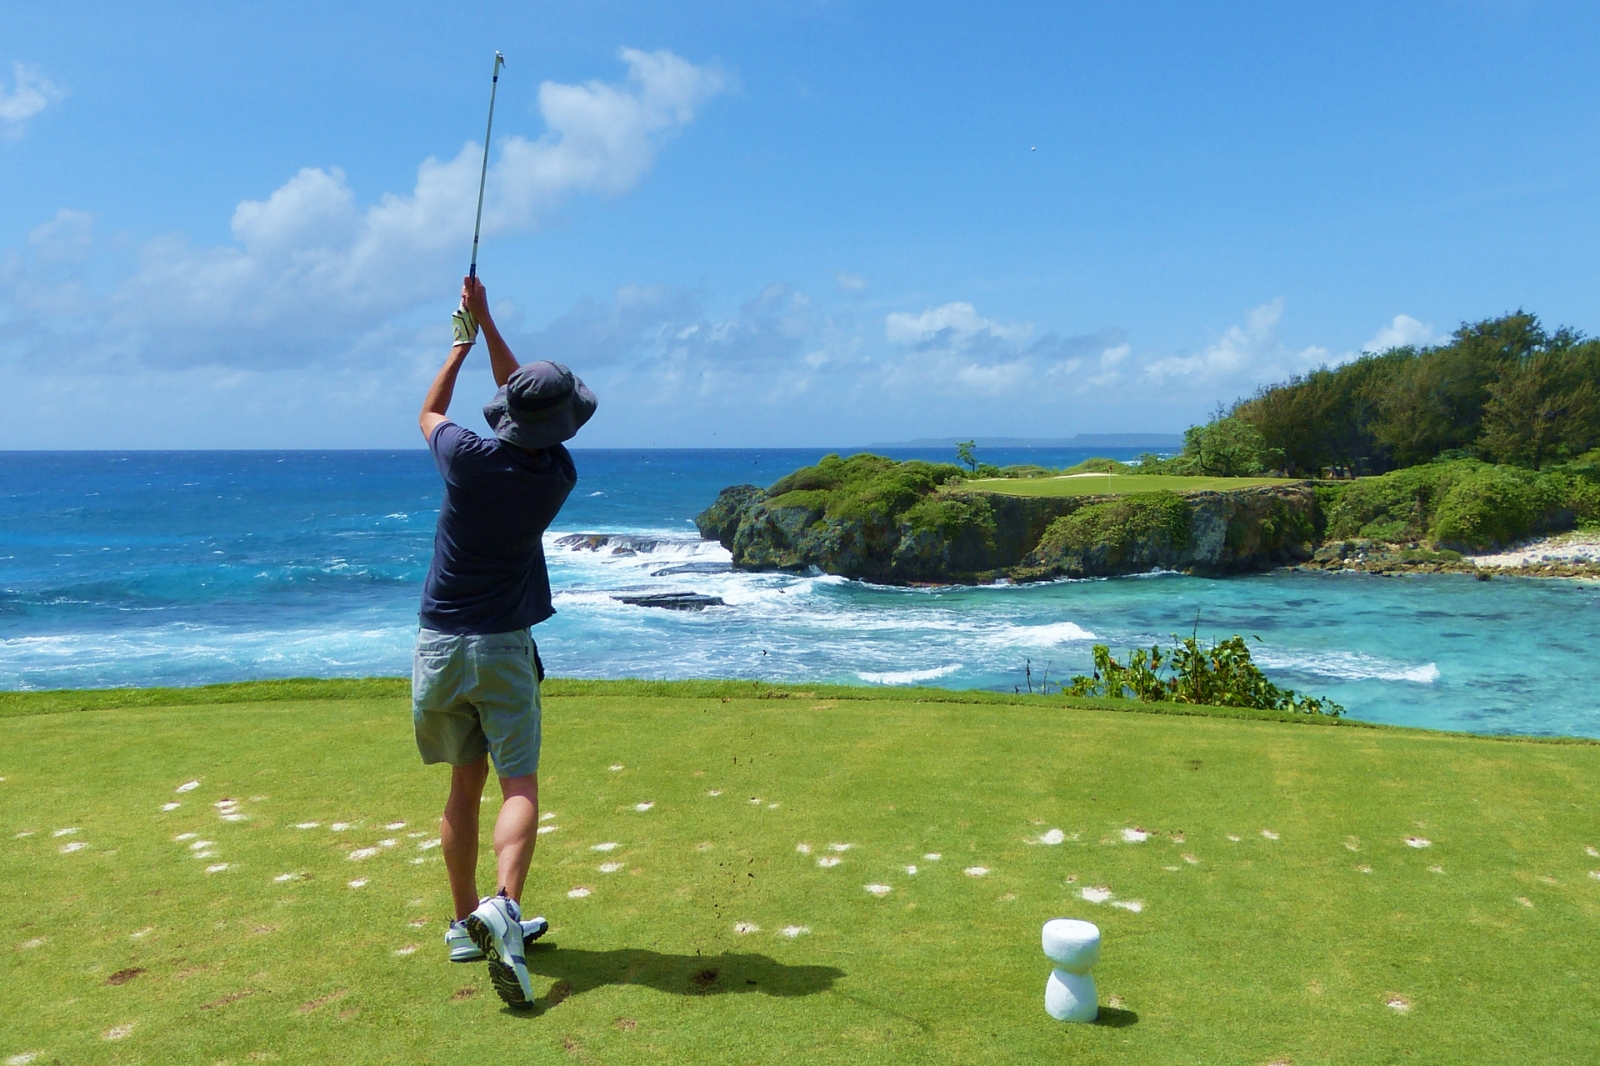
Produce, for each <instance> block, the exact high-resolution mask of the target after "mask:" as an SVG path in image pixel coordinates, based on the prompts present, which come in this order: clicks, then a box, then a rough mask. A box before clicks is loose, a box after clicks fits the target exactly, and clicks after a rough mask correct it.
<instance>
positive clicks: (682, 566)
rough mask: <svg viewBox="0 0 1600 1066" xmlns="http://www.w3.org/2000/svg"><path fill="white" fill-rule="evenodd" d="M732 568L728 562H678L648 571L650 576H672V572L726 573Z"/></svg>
mask: <svg viewBox="0 0 1600 1066" xmlns="http://www.w3.org/2000/svg"><path fill="white" fill-rule="evenodd" d="M731 569H733V567H732V566H730V565H729V564H728V563H717V562H709V563H679V564H678V565H677V566H667V567H663V568H661V569H660V570H652V571H650V576H651V577H672V576H673V575H674V574H726V573H727V572H728V571H729V570H731Z"/></svg>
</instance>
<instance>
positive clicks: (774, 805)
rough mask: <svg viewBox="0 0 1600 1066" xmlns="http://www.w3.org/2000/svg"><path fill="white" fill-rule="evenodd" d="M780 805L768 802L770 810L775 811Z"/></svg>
mask: <svg viewBox="0 0 1600 1066" xmlns="http://www.w3.org/2000/svg"><path fill="white" fill-rule="evenodd" d="M778 806H779V805H778V804H776V803H769V804H767V810H769V811H775V810H777V809H778Z"/></svg>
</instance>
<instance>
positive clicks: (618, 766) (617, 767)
mask: <svg viewBox="0 0 1600 1066" xmlns="http://www.w3.org/2000/svg"><path fill="white" fill-rule="evenodd" d="M607 769H609V770H610V771H611V772H612V773H616V772H617V771H618V770H621V769H623V765H622V764H621V763H619V762H617V763H612V764H611V765H610V766H609V767H607Z"/></svg>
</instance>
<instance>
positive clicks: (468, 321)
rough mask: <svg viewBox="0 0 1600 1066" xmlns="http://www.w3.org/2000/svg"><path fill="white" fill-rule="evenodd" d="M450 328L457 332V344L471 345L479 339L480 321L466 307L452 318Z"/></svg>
mask: <svg viewBox="0 0 1600 1066" xmlns="http://www.w3.org/2000/svg"><path fill="white" fill-rule="evenodd" d="M450 328H451V329H452V330H453V331H454V332H455V341H454V342H453V343H455V344H471V343H473V342H474V341H476V340H477V339H478V320H477V319H476V318H473V317H472V312H471V311H468V310H467V309H466V308H465V307H463V308H461V309H460V310H458V311H457V312H456V313H455V314H453V315H451V316H450Z"/></svg>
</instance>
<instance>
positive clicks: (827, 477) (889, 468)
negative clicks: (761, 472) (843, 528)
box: [767, 453, 963, 522]
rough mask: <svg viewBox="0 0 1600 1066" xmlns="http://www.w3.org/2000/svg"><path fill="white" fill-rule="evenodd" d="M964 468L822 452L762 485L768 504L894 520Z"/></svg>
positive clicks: (829, 514)
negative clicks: (812, 460) (820, 456)
mask: <svg viewBox="0 0 1600 1066" xmlns="http://www.w3.org/2000/svg"><path fill="white" fill-rule="evenodd" d="M962 474H963V471H962V470H961V468H960V467H958V466H956V465H955V464H954V463H925V462H922V461H921V460H912V461H910V462H903V463H902V462H896V461H895V460H893V459H887V458H885V457H883V456H881V455H870V454H866V453H863V454H861V455H852V456H850V457H849V458H848V459H842V458H840V457H839V456H837V455H828V456H824V457H823V459H822V461H821V462H819V463H817V465H816V466H807V467H802V468H801V469H799V470H796V471H795V472H794V473H792V474H789V475H788V476H786V477H783V478H780V479H779V480H778V481H776V482H775V483H774V484H773V486H772V487H771V488H770V489H768V490H767V492H768V495H769V500H768V506H769V507H787V506H794V505H799V506H806V507H809V508H811V509H813V510H821V511H822V512H823V514H824V517H826V518H829V519H865V520H868V521H877V522H891V521H894V520H897V519H898V518H899V516H900V515H901V514H902V513H904V512H905V511H907V510H909V509H910V508H911V507H912V506H913V505H914V504H916V503H917V501H918V500H921V499H922V498H923V497H924V496H927V495H929V494H930V493H932V492H933V491H934V490H935V489H936V488H938V487H939V486H940V485H943V484H944V483H946V482H948V481H953V480H956V479H959V478H960V477H961V476H962Z"/></svg>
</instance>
